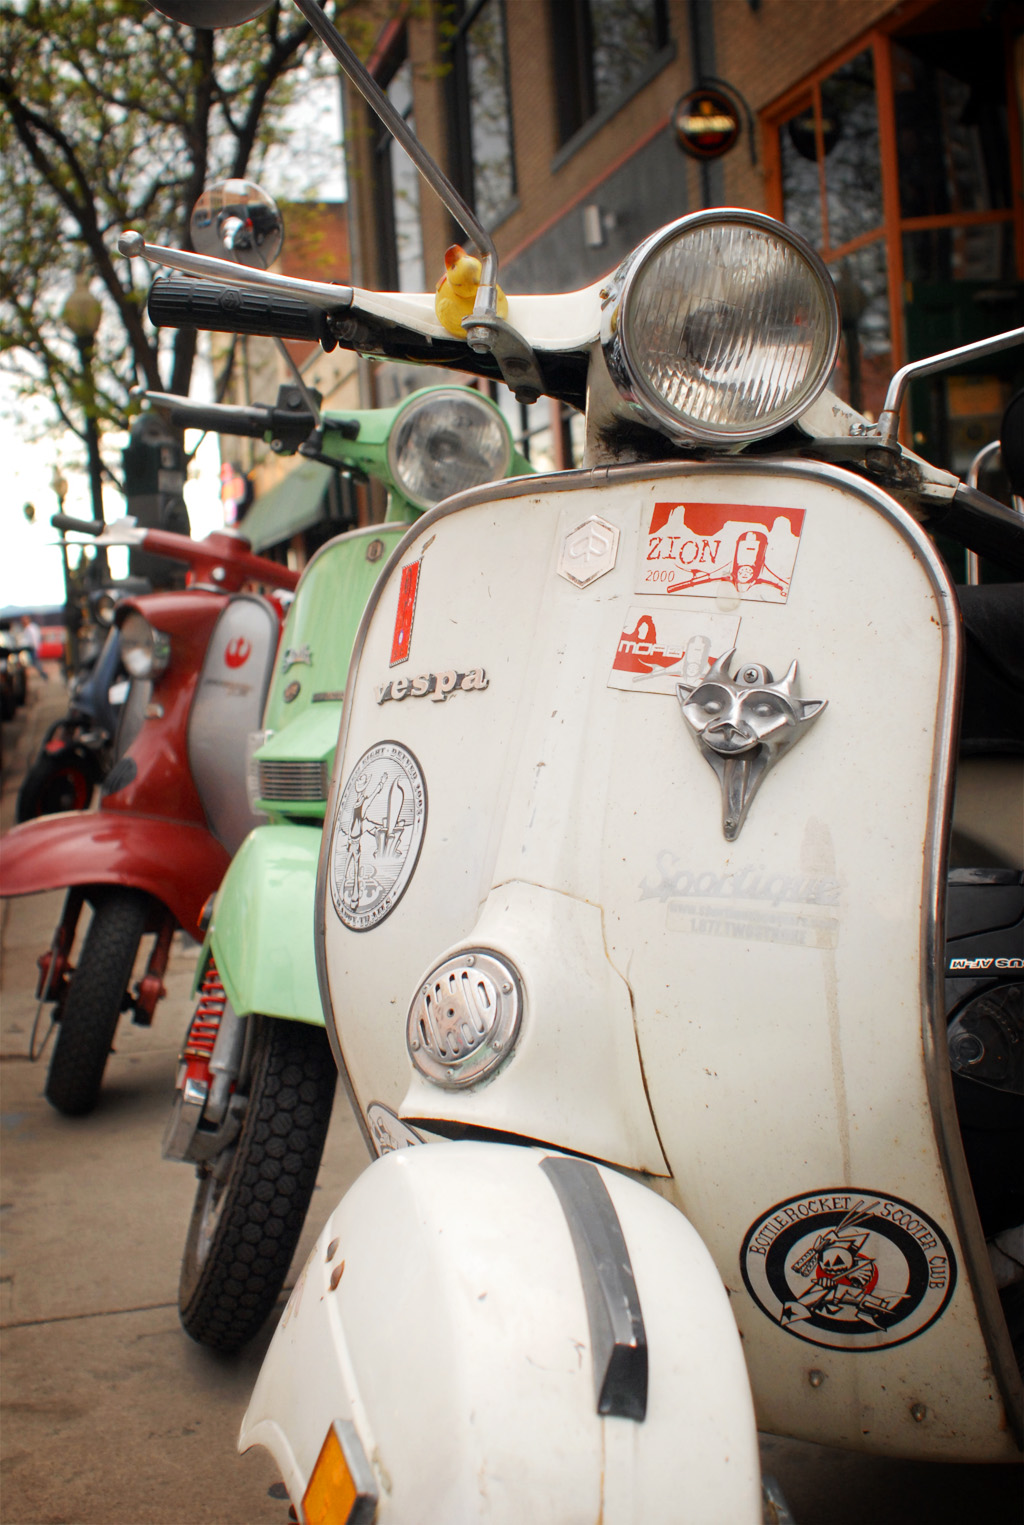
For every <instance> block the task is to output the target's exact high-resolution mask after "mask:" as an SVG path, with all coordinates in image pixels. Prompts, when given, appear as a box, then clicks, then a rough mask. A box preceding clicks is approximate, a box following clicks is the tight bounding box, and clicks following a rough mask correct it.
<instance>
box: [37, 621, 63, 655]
mask: <svg viewBox="0 0 1024 1525" xmlns="http://www.w3.org/2000/svg"><path fill="white" fill-rule="evenodd" d="M39 630H40V641H39V660H40V661H41V662H59V661H60V660H61V658H62V657H63V655H64V636H65V630H64V626H63V625H40V627H39Z"/></svg>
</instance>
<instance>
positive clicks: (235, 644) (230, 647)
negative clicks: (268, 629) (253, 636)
mask: <svg viewBox="0 0 1024 1525" xmlns="http://www.w3.org/2000/svg"><path fill="white" fill-rule="evenodd" d="M251 656H252V642H251V641H247V640H246V639H245V636H244V635H236V636H235V638H234V640H233V641H229V642H228V644H227V645H226V646H225V648H224V661H225V663H226V664H227V666H228V667H244V666H245V664H246V662H248V660H249V658H250V657H251Z"/></svg>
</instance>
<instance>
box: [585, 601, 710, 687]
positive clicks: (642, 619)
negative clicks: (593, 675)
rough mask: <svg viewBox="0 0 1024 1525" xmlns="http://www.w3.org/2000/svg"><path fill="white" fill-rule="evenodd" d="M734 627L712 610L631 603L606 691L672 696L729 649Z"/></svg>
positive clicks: (700, 675)
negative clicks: (678, 685)
mask: <svg viewBox="0 0 1024 1525" xmlns="http://www.w3.org/2000/svg"><path fill="white" fill-rule="evenodd" d="M739 628H740V622H739V617H738V616H737V615H732V614H720V613H717V612H716V611H714V610H711V609H709V610H708V612H707V613H704V612H703V611H702V610H700V609H696V610H695V609H682V608H676V609H672V608H669V607H668V606H667V605H664V604H661V605H655V604H647V605H645V606H644V607H642V608H641V607H639V606H638V605H636V604H631V605H630V607H629V609H628V611H627V613H626V616H625V619H624V620H623V625H622V632H621V634H620V635H619V640H618V645H617V647H616V651H615V660H614V661H613V662H612V671H611V677H610V678H609V679H608V687H609V688H627V689H631V690H634V689H635V690H637V691H639V692H640V693H645V694H673V695H674V694H675V691H676V684H677V683H681V682H685V683H697V682H699V681H700V680H701V678H703V677H704V675H705V673H706V672H707V671H708V669H709V668H710V666H711V664H712V662H713V661H714V660H715V658H716V657H717V656H720V655H721V653H722V652H724V651H731V650H732V649H733V647H734V646H735V645H736V639H737V634H738V632H739Z"/></svg>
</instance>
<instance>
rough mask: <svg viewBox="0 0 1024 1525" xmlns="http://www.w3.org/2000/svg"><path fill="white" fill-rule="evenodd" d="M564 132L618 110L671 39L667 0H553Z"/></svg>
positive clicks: (565, 136) (563, 136) (568, 135)
mask: <svg viewBox="0 0 1024 1525" xmlns="http://www.w3.org/2000/svg"><path fill="white" fill-rule="evenodd" d="M550 15H551V32H552V40H553V43H554V50H555V69H556V76H557V90H558V114H559V123H558V125H559V135H560V139H561V141H562V142H563V143H565V142H567V141H568V139H569V138H571V137H572V136H573V134H574V133H575V132H577V131H578V130H579V128H580V127H582V126H583V125H584V123H586V122H589V121H590V119H591V118H592V117H595V116H598V115H600V114H601V113H602V112H605V111H608V112H610V111H612V110H614V109H615V107H616V106H617V105H618V104H619V103H620V102H621V101H622V99H623V98H624V97H625V96H626V95H628V94H629V92H630V90H632V89H634V88H635V87H636V86H637V85H639V84H640V83H641V82H642V81H643V79H644V78H645V77H646V75H647V72H648V70H649V69H650V67H651V65H652V62H653V61H654V60H655V59H656V57H657V55H658V54H659V52H660V51H661V49H662V48H663V47H664V46H665V45H666V43H667V42H668V15H667V4H666V0H550Z"/></svg>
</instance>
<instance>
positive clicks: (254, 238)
mask: <svg viewBox="0 0 1024 1525" xmlns="http://www.w3.org/2000/svg"><path fill="white" fill-rule="evenodd" d="M189 233H190V234H191V236H192V247H193V248H194V249H195V251H196V253H197V254H213V255H216V256H217V257H218V258H219V259H231V260H234V261H235V263H236V264H238V265H248V266H249V268H250V269H252V270H269V268H270V266H271V265H272V264H273V263H274V261H275V260H276V259H277V256H278V255H279V254H280V252H281V245H282V244H283V243H284V219H283V218H282V216H281V213H280V211H279V209H278V206H277V203H276V202H275V201H274V199H273V197H271V196H268V195H267V193H266V191H265V190H263V189H262V187H261V186H258V185H256V184H255V183H254V182H253V181H252V180H218V181H216V182H215V183H214V184H213V185H209V186H207V188H206V190H205V191H204V192H203V194H202V195H201V196H200V198H199V200H198V201H197V202H196V204H195V206H194V207H193V208H192V216H191V218H190V219H189Z"/></svg>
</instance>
